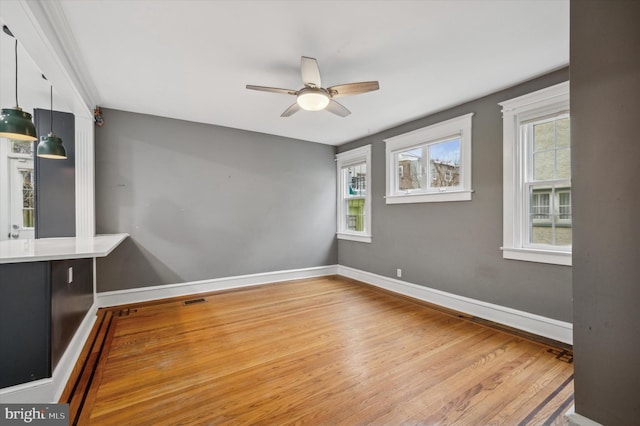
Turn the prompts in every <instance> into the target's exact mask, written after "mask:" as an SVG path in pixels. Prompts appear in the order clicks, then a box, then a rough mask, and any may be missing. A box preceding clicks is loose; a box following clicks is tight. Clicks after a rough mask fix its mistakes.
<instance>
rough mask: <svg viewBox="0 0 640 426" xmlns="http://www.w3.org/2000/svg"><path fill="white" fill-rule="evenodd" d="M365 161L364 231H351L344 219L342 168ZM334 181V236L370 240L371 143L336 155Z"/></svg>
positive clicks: (364, 241) (365, 241)
mask: <svg viewBox="0 0 640 426" xmlns="http://www.w3.org/2000/svg"><path fill="white" fill-rule="evenodd" d="M362 163H365V164H366V165H367V175H366V177H365V187H366V193H365V195H364V210H365V216H364V231H351V230H349V229H347V226H346V223H345V219H346V215H345V213H346V212H345V193H344V190H345V188H346V187H347V185H346V182H345V177H344V174H343V172H342V171H343V169H345V168H346V167H349V166H353V165H357V164H362ZM336 181H337V186H338V188H337V191H336V194H337V203H336V205H337V215H338V218H337V224H338V226H337V227H338V229H337V232H336V236H337V237H338V239H340V240H351V241H357V242H361V243H370V242H371V216H372V214H371V145H365V146H362V147H360V148H355V149H352V150H350V151H346V152H341V153H339V154H337V155H336Z"/></svg>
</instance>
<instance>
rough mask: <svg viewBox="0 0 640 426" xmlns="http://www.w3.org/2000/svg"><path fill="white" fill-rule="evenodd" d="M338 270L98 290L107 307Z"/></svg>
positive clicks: (100, 302)
mask: <svg viewBox="0 0 640 426" xmlns="http://www.w3.org/2000/svg"><path fill="white" fill-rule="evenodd" d="M337 270H338V265H328V266H317V267H313V268H303V269H290V270H287V271H274V272H265V273H260V274H250V275H238V276H235V277H224V278H215V279H211V280H202V281H192V282H186V283H179V284H167V285H158V286H153V287H140V288H134V289H130V290H116V291H107V292H103V293H98V294H97V301H98V306H99V307H101V308H103V307H107V306H118V305H126V304H129V303H138V302H147V301H149V300H158V299H167V298H170V297H178V296H188V295H191V294H198V293H209V292H212V291H219V290H227V289H233V288H241V287H248V286H253V285H260V284H269V283H276V282H281V281H292V280H299V279H305V278H315V277H323V276H326V275H336V274H337Z"/></svg>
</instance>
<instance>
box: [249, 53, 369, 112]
mask: <svg viewBox="0 0 640 426" xmlns="http://www.w3.org/2000/svg"><path fill="white" fill-rule="evenodd" d="M300 71H301V73H302V82H303V83H304V87H303V88H302V89H300V90H293V89H279V88H277V87H265V86H252V85H250V84H247V89H251V90H260V91H263V92H273V93H282V94H285V95H294V96H297V99H296V103H294V104H293V105H291V106H290V107H289V108H287V109H286V110H285V111H284V112H283V113H282V115H281V116H280V117H290V116H292V115H293V114H295V113H296V112H298V111H300V110H301V109H304V110H306V111H320V110H323V109H326V110H327V111H329V112H332V113H334V114H336V115H339V116H340V117H346V116H347V115H349V114H351V111H349V110H348V109H347V108H345V107H344V106H343V105H341V104H339V103H338V102H336V101H334V100H333V99H334V98H341V97H344V96H352V95H358V94H360V93H366V92H371V91H374V90H378V89H379V88H380V85H379V84H378V82H377V81H363V82H360V83H348V84H338V85H337V86H331V87H327V88H326V89H325V88H323V87H322V82H321V80H320V69H319V68H318V61H316V60H315V59H314V58H308V57H306V56H303V57H302V61H301V64H300Z"/></svg>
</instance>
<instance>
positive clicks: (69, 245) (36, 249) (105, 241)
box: [0, 234, 129, 263]
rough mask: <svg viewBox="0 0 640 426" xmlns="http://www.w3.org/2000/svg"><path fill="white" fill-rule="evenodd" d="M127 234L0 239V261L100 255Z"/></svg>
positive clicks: (14, 261) (105, 254)
mask: <svg viewBox="0 0 640 426" xmlns="http://www.w3.org/2000/svg"><path fill="white" fill-rule="evenodd" d="M128 236H129V234H108V235H96V236H95V237H68V238H39V239H37V240H7V241H0V263H19V262H37V261H41V260H61V259H82V258H88V257H104V256H107V255H108V254H109V253H111V251H112V250H113V249H115V248H116V247H118V245H119V244H120V243H121V242H122V241H124V239H125V238H127V237H128Z"/></svg>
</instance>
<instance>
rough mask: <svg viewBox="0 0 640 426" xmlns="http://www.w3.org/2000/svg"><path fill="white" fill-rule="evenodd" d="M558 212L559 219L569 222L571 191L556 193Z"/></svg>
mask: <svg viewBox="0 0 640 426" xmlns="http://www.w3.org/2000/svg"><path fill="white" fill-rule="evenodd" d="M558 211H559V215H560V216H559V218H560V219H565V220H566V219H568V220H571V191H565V192H559V193H558Z"/></svg>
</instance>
